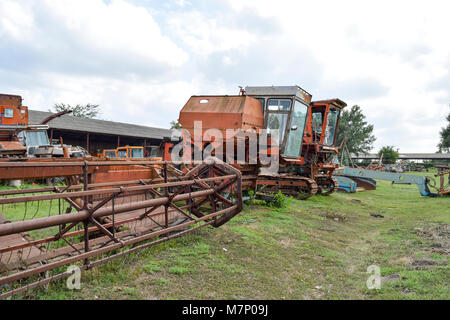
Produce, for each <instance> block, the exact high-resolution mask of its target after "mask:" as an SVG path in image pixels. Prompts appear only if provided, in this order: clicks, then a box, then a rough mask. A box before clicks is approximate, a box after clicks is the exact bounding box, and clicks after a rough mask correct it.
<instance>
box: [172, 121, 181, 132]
mask: <svg viewBox="0 0 450 320" xmlns="http://www.w3.org/2000/svg"><path fill="white" fill-rule="evenodd" d="M181 128H182V127H181V123H179V122H178V121H170V129H171V130H173V129H181Z"/></svg>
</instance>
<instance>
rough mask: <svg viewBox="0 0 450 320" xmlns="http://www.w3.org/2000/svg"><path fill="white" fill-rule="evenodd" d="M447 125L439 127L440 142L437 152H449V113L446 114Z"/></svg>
mask: <svg viewBox="0 0 450 320" xmlns="http://www.w3.org/2000/svg"><path fill="white" fill-rule="evenodd" d="M447 121H448V124H447V127H446V128H442V129H441V132H440V134H441V142H439V144H438V148H439V152H450V113H449V114H448V116H447Z"/></svg>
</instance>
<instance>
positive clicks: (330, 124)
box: [323, 108, 339, 146]
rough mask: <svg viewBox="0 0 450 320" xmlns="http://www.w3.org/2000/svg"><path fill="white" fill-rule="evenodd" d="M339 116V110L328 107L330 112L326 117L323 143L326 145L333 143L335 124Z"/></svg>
mask: <svg viewBox="0 0 450 320" xmlns="http://www.w3.org/2000/svg"><path fill="white" fill-rule="evenodd" d="M338 118H339V110H338V109H336V108H330V112H329V113H328V117H327V126H326V130H325V139H324V140H323V144H324V145H326V146H332V145H333V143H334V136H335V133H336V124H337V121H338Z"/></svg>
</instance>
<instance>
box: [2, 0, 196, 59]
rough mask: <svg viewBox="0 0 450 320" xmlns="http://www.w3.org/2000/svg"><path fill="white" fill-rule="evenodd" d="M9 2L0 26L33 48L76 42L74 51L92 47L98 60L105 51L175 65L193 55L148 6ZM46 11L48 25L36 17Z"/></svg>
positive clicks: (115, 0) (93, 0) (65, 0)
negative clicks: (163, 29) (163, 31)
mask: <svg viewBox="0 0 450 320" xmlns="http://www.w3.org/2000/svg"><path fill="white" fill-rule="evenodd" d="M3 1H4V2H3V5H2V6H1V7H0V8H1V11H0V13H1V20H0V21H1V23H2V24H1V25H2V28H1V29H0V30H3V32H2V33H3V35H4V36H8V35H9V36H11V37H13V38H14V39H20V38H22V39H23V41H27V42H28V45H29V46H30V47H34V48H39V49H40V50H46V49H50V48H51V49H54V48H55V47H56V48H58V49H61V48H64V47H65V46H70V47H71V49H73V50H74V52H72V54H73V55H77V54H82V53H83V52H85V51H90V52H94V53H95V55H96V57H95V58H97V59H101V58H102V55H103V54H105V55H112V54H113V55H115V56H117V57H118V59H124V60H133V59H137V60H140V61H143V62H144V63H145V62H146V61H149V62H152V63H153V62H155V63H164V64H166V65H168V66H175V67H178V66H181V65H182V64H184V63H186V61H187V59H188V55H187V54H186V52H184V51H183V50H182V49H181V48H179V47H178V46H177V45H176V44H175V43H174V42H173V41H171V40H170V39H169V38H168V37H166V36H163V35H162V34H161V30H160V28H159V26H158V24H157V23H156V22H155V20H154V19H153V17H152V16H151V15H150V14H149V12H148V11H147V10H146V9H145V8H143V7H137V6H134V5H131V4H129V3H127V2H125V1H123V0H112V1H111V2H110V3H109V4H107V3H104V2H103V1H102V0H77V1H72V0H58V1H54V0H41V1H39V4H37V3H36V2H34V1H31V2H30V1H23V2H21V3H20V4H18V3H16V2H12V1H9V0H3ZM42 14H44V18H43V20H45V21H43V22H45V24H43V25H41V24H40V23H39V22H41V21H36V18H35V16H39V15H42ZM55 37H58V38H56V39H55ZM52 41H53V42H55V41H56V42H57V43H56V44H55V43H52ZM50 44H51V46H50V48H48V47H47V46H48V45H50ZM76 49H81V50H80V51H81V52H80V51H76ZM48 54H51V52H49V53H48ZM67 58H69V57H67Z"/></svg>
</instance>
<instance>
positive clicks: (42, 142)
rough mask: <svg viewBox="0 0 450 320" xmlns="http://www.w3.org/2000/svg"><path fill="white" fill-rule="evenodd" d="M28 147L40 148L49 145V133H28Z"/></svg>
mask: <svg viewBox="0 0 450 320" xmlns="http://www.w3.org/2000/svg"><path fill="white" fill-rule="evenodd" d="M25 143H26V145H27V147H39V146H46V145H49V144H50V142H49V141H48V136H47V131H27V134H26V142H25Z"/></svg>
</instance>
